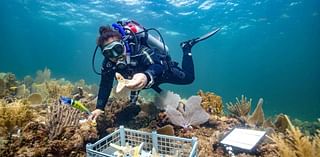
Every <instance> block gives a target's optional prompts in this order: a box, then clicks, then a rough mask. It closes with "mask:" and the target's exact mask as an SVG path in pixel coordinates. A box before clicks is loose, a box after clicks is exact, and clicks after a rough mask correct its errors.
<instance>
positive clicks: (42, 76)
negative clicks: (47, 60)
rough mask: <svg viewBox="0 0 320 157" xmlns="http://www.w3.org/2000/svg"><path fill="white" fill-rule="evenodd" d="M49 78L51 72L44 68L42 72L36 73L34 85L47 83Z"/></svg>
mask: <svg viewBox="0 0 320 157" xmlns="http://www.w3.org/2000/svg"><path fill="white" fill-rule="evenodd" d="M50 78H51V70H50V69H48V68H47V67H46V68H44V70H43V71H41V70H38V71H37V76H36V79H35V83H38V84H40V83H44V82H45V81H49V80H50Z"/></svg>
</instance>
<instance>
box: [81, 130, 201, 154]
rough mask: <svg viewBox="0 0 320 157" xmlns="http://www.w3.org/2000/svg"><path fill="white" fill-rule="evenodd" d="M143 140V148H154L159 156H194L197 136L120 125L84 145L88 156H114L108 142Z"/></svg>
mask: <svg viewBox="0 0 320 157" xmlns="http://www.w3.org/2000/svg"><path fill="white" fill-rule="evenodd" d="M142 142H144V145H143V150H144V151H151V150H152V148H155V149H156V150H157V152H158V153H159V154H160V156H167V155H175V153H176V152H177V151H178V152H179V157H180V156H181V157H196V156H197V147H198V141H197V138H195V137H193V138H192V139H188V138H181V137H175V136H168V135H162V134H157V133H156V132H155V131H153V132H152V133H148V132H143V131H138V130H132V129H127V128H124V127H123V126H120V128H119V129H118V130H116V131H114V132H113V133H111V134H109V135H108V136H106V137H104V138H102V139H100V140H99V141H97V142H96V143H94V144H90V143H89V144H87V145H86V153H87V156H88V157H106V156H107V157H114V155H113V154H114V152H115V151H116V150H115V149H114V148H113V147H111V146H110V143H114V144H117V145H121V146H125V145H126V143H128V144H129V145H130V146H137V145H139V144H141V143H142Z"/></svg>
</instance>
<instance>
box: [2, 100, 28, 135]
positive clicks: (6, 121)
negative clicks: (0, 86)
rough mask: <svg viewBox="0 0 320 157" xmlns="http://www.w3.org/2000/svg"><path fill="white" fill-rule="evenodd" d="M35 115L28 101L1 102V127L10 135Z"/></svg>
mask: <svg viewBox="0 0 320 157" xmlns="http://www.w3.org/2000/svg"><path fill="white" fill-rule="evenodd" d="M33 117H34V115H33V113H32V111H31V109H30V107H29V104H27V102H26V101H15V102H12V103H10V104H7V103H6V102H4V101H1V102H0V128H2V129H1V130H4V131H5V134H7V135H9V137H10V136H11V135H12V133H14V131H17V130H15V129H19V128H21V127H22V126H24V125H25V124H26V123H27V122H29V121H30V120H31V119H32V118H33Z"/></svg>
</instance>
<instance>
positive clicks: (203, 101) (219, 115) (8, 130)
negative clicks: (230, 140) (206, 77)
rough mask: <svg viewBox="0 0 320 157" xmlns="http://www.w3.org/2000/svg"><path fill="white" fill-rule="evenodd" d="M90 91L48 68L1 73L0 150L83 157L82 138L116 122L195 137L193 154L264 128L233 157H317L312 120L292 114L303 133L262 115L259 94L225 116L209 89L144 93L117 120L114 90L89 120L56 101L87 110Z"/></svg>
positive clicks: (216, 155) (122, 102)
mask: <svg viewBox="0 0 320 157" xmlns="http://www.w3.org/2000/svg"><path fill="white" fill-rule="evenodd" d="M8 82H10V83H8ZM97 90H98V87H97V86H96V85H87V84H86V82H85V81H84V80H79V81H78V82H76V83H71V82H70V81H67V80H65V79H63V78H62V79H53V78H51V71H50V70H49V69H47V68H46V69H44V70H43V71H38V73H37V78H36V79H33V78H32V77H30V76H26V77H25V78H24V80H23V81H21V82H20V81H17V80H16V78H15V76H14V74H12V73H10V74H8V73H0V156H85V144H86V143H88V142H91V143H93V142H95V141H96V140H97V139H98V137H100V138H102V137H104V136H105V135H107V134H108V133H111V132H113V131H114V130H115V129H116V128H117V127H118V126H119V125H124V126H125V127H127V128H131V129H138V130H143V131H152V130H156V131H157V132H158V133H160V134H166V135H175V136H179V137H188V138H190V137H197V138H198V141H199V146H198V154H199V156H200V157H206V156H210V157H211V156H212V157H224V156H229V155H228V154H227V153H226V151H225V149H224V147H223V146H222V145H220V143H219V142H220V141H221V139H222V138H223V137H224V136H225V135H226V134H227V133H228V132H229V131H231V130H232V129H233V128H235V127H237V128H239V127H244V128H254V129H264V128H266V129H265V130H268V134H267V136H266V137H265V138H264V140H263V141H262V143H259V145H258V146H257V148H256V151H255V152H254V153H251V154H248V153H244V152H239V153H238V154H236V155H237V156H240V157H253V156H262V157H277V156H316V155H317V154H318V153H319V146H320V144H319V141H320V140H319V135H320V133H319V131H318V132H316V131H315V130H317V126H318V125H317V124H318V123H319V122H313V123H307V122H301V121H298V120H294V124H296V125H299V126H305V127H306V128H310V129H313V131H312V133H311V132H307V131H306V133H305V134H304V133H303V132H301V131H300V130H298V129H297V128H295V127H294V126H293V125H292V124H291V122H290V119H289V117H288V116H287V115H285V114H280V115H278V116H276V117H273V118H268V119H267V120H265V117H264V113H263V110H262V104H263V100H262V99H260V100H259V102H258V104H257V106H256V108H255V110H254V112H253V113H252V114H249V113H250V109H251V102H252V100H251V99H247V98H246V97H244V96H242V97H241V99H240V100H239V99H238V98H237V102H236V103H228V104H227V110H228V111H229V113H231V114H229V115H225V114H223V112H222V109H223V108H222V99H221V97H220V96H217V95H215V94H214V93H211V92H204V91H199V92H198V96H192V97H190V98H189V99H187V100H184V99H182V98H181V97H180V96H179V95H177V94H175V93H173V92H163V93H161V94H160V97H157V98H156V101H155V102H154V101H151V100H152V99H153V95H150V94H149V93H145V94H143V95H140V97H139V99H138V104H140V107H141V111H140V112H139V114H138V115H137V116H134V117H132V118H130V119H126V120H125V121H123V119H125V118H124V117H122V116H123V115H124V114H123V113H124V111H131V108H129V106H128V104H129V103H128V95H127V94H128V93H125V94H123V95H121V94H120V96H119V94H115V93H114V94H115V95H113V96H112V97H111V98H110V99H109V100H108V103H107V106H106V108H105V112H104V114H101V115H100V116H99V117H98V118H97V119H96V125H95V123H92V122H91V121H88V120H86V118H87V116H88V115H86V114H85V113H81V112H80V111H78V110H76V109H74V108H71V107H70V106H66V105H58V104H57V100H58V97H59V96H68V97H71V98H74V99H76V100H77V101H80V102H81V103H83V104H85V105H86V107H88V108H89V109H90V110H94V109H95V105H96V101H97V98H96V93H97ZM30 93H31V94H30ZM149 97H150V98H149ZM151 97H152V98H151ZM128 108H129V109H128ZM173 124H174V125H173ZM191 126H192V127H191ZM270 134H272V138H269V135H270ZM311 135H314V136H311Z"/></svg>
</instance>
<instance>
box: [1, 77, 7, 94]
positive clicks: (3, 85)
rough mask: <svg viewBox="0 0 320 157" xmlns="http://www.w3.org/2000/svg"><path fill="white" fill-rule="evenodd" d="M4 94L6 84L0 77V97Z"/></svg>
mask: <svg viewBox="0 0 320 157" xmlns="http://www.w3.org/2000/svg"><path fill="white" fill-rule="evenodd" d="M5 94H6V84H5V82H4V80H3V79H0V98H1V97H3V96H5Z"/></svg>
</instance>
